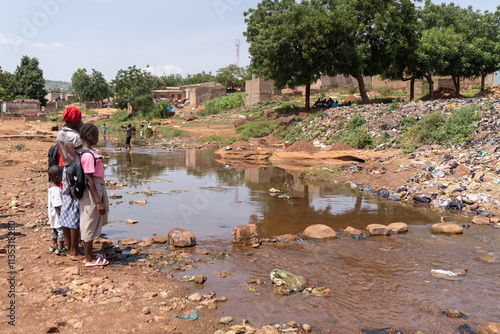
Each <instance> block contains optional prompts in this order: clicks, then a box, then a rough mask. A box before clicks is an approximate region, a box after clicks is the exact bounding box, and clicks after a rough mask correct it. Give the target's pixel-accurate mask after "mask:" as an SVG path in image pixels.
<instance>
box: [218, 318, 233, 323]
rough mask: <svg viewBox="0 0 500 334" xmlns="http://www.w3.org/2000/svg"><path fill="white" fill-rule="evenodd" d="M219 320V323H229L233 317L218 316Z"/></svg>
mask: <svg viewBox="0 0 500 334" xmlns="http://www.w3.org/2000/svg"><path fill="white" fill-rule="evenodd" d="M219 321H220V323H221V324H229V323H231V322H233V318H232V317H222V318H220V320H219Z"/></svg>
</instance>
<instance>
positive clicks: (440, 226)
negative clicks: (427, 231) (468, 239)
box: [431, 223, 464, 234]
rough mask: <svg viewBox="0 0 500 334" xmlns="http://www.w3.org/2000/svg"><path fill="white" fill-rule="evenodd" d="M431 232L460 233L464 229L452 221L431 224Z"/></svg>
mask: <svg viewBox="0 0 500 334" xmlns="http://www.w3.org/2000/svg"><path fill="white" fill-rule="evenodd" d="M431 232H432V233H444V234H462V233H464V229H463V227H461V226H458V225H457V224H454V223H437V224H434V225H432V226H431Z"/></svg>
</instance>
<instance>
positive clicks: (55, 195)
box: [47, 165, 68, 255]
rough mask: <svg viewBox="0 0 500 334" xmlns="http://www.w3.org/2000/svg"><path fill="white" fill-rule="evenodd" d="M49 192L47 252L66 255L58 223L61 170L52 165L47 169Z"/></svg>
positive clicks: (61, 231)
mask: <svg viewBox="0 0 500 334" xmlns="http://www.w3.org/2000/svg"><path fill="white" fill-rule="evenodd" d="M48 172H49V180H50V185H49V190H48V196H47V198H48V215H49V222H50V227H51V228H52V235H51V237H52V244H51V245H50V247H49V252H51V253H55V254H56V255H67V253H68V251H67V249H66V248H65V247H64V233H63V230H62V227H61V224H60V223H59V216H60V215H61V206H62V189H61V187H60V186H59V184H60V183H61V182H62V175H63V168H62V167H61V166H57V165H53V166H51V167H50V168H49V171H48Z"/></svg>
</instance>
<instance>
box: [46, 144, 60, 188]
mask: <svg viewBox="0 0 500 334" xmlns="http://www.w3.org/2000/svg"><path fill="white" fill-rule="evenodd" d="M57 152H58V150H57V144H55V145H52V146H51V147H50V148H49V153H48V154H47V158H48V160H49V167H48V168H47V170H49V169H50V167H52V166H57V165H59V161H58V159H57ZM49 181H50V177H49Z"/></svg>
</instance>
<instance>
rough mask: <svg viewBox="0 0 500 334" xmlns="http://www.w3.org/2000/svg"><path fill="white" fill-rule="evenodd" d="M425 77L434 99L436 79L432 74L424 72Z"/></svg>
mask: <svg viewBox="0 0 500 334" xmlns="http://www.w3.org/2000/svg"><path fill="white" fill-rule="evenodd" d="M424 78H426V79H427V83H428V84H429V95H430V97H431V101H432V100H434V81H433V80H432V76H431V75H430V74H424Z"/></svg>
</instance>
